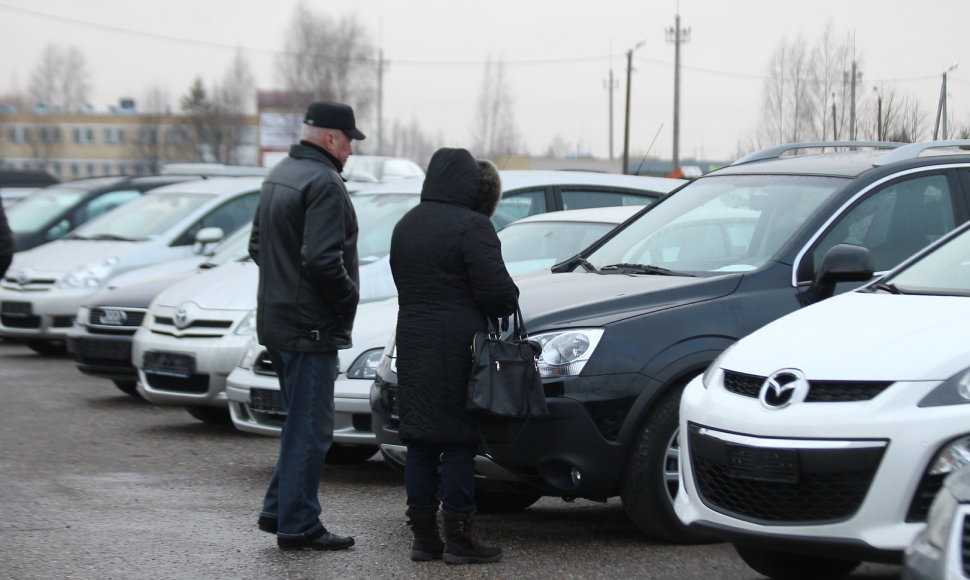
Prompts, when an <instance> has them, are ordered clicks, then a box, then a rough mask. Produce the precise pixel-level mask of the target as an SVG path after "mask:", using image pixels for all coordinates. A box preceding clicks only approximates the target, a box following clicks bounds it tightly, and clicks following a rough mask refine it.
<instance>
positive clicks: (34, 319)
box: [0, 314, 40, 328]
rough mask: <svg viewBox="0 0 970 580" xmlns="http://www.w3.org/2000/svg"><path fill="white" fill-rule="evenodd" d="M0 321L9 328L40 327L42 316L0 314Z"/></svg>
mask: <svg viewBox="0 0 970 580" xmlns="http://www.w3.org/2000/svg"><path fill="white" fill-rule="evenodd" d="M0 321H2V322H3V325H4V326H6V327H7V328H40V316H8V315H6V314H3V315H0Z"/></svg>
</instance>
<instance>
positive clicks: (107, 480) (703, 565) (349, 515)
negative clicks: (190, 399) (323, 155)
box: [0, 342, 900, 580]
mask: <svg viewBox="0 0 970 580" xmlns="http://www.w3.org/2000/svg"><path fill="white" fill-rule="evenodd" d="M0 393H2V406H0V409H2V413H3V418H2V420H0V442H2V445H0V577H2V578H17V579H28V578H29V579H33V578H38V579H40V578H44V579H48V578H71V579H114V578H118V579H156V578H159V579H183V578H184V579H195V578H199V579H203V578H204V579H207V580H209V579H213V580H215V579H263V578H283V579H316V578H392V579H406V578H422V579H426V578H427V579H433V578H517V579H529V578H563V579H579V578H603V579H607V578H608V579H618V578H645V579H675V580H679V579H704V580H714V579H727V580H734V579H738V580H740V579H756V578H760V577H761V576H759V575H758V574H757V573H755V572H754V571H752V570H751V569H750V568H748V567H747V566H746V565H745V564H744V563H743V562H742V561H741V560H740V559H739V558H738V556H737V555H736V554H735V553H734V550H733V549H732V548H731V546H730V545H729V544H710V545H703V546H678V545H669V544H662V543H658V542H656V541H653V540H651V539H649V538H646V537H644V536H642V535H641V534H640V533H638V532H637V530H636V529H635V528H634V526H633V525H632V524H631V523H630V521H629V520H628V519H627V518H626V516H625V514H624V512H623V508H622V506H621V505H620V503H619V501H618V500H612V501H610V502H608V503H605V504H604V503H596V502H590V501H584V500H577V501H575V502H572V503H566V502H563V501H562V500H559V499H554V498H546V499H543V500H542V501H540V502H539V503H537V504H535V505H534V506H532V507H531V508H529V509H528V510H525V511H522V512H519V513H514V514H502V515H481V516H479V518H478V519H477V520H476V523H477V531H478V535H479V536H480V538H481V539H482V540H483V541H485V542H486V543H489V544H494V545H498V546H501V547H502V549H503V550H504V552H505V556H504V558H503V560H502V561H501V562H500V563H498V564H485V565H467V566H450V565H447V564H445V563H443V562H440V561H439V562H429V563H416V562H411V561H410V560H409V559H408V553H409V550H410V531H409V529H408V528H407V526H406V524H405V517H404V509H405V505H404V490H403V480H402V476H401V474H400V473H398V472H395V471H392V470H391V469H389V468H387V467H386V466H385V465H384V464H383V463H382V462H381V461H380V460H379V459H378V458H376V457H375V458H373V459H371V460H370V461H368V462H366V463H362V464H358V465H351V466H328V467H327V469H326V470H325V472H324V474H323V476H322V479H321V502H322V504H323V507H324V523H325V525H326V526H327V527H328V528H329V529H331V530H332V531H334V532H336V533H339V534H342V535H352V536H354V537H355V538H356V541H357V545H356V546H354V547H353V548H351V549H350V550H346V551H341V552H281V551H279V550H278V549H277V548H276V542H275V538H274V537H273V536H271V535H269V534H265V533H262V532H260V531H259V530H258V529H257V528H256V517H257V515H258V512H259V507H260V501H261V499H262V494H263V491H264V489H265V485H266V483H267V482H268V480H269V477H270V473H271V471H272V467H273V463H274V461H275V458H276V449H277V440H276V439H273V438H269V437H262V436H258V435H252V434H247V433H242V432H239V431H236V430H235V429H234V428H233V427H232V426H231V425H207V424H203V423H200V422H199V421H197V420H196V419H194V418H192V417H191V416H190V415H189V414H188V413H187V412H186V411H185V410H183V409H181V408H177V407H158V406H153V405H151V404H149V403H147V402H145V401H143V400H141V399H138V398H134V397H130V396H128V395H125V394H123V393H121V391H119V390H118V389H116V388H115V387H114V385H113V384H112V383H111V382H109V381H107V380H103V379H98V378H93V377H88V376H85V375H82V374H81V373H79V372H78V371H77V370H76V369H75V367H74V363H73V362H72V361H71V359H70V358H68V357H66V356H65V357H42V356H40V355H37V354H35V353H33V352H32V351H30V350H28V349H27V348H26V347H24V346H21V345H17V344H12V343H7V342H0ZM899 572H900V568H899V567H898V566H886V565H872V564H866V565H863V566H862V567H860V568H859V569H858V570H857V571H856V573H855V574H853V575H852V578H853V579H864V578H865V579H873V580H875V579H887V580H888V579H895V578H898V577H899Z"/></svg>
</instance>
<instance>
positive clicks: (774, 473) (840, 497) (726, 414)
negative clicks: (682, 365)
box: [675, 225, 970, 578]
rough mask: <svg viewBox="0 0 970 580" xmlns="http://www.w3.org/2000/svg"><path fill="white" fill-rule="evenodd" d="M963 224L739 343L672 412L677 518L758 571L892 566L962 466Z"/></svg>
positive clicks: (965, 372)
mask: <svg viewBox="0 0 970 580" xmlns="http://www.w3.org/2000/svg"><path fill="white" fill-rule="evenodd" d="M968 327H970V226H967V225H964V226H963V227H961V228H959V229H958V230H956V231H955V232H953V233H951V234H950V235H948V236H947V237H945V238H943V239H942V240H941V241H940V242H938V243H937V244H934V245H933V246H932V247H930V248H929V249H927V250H924V251H922V252H920V253H919V254H917V255H916V256H915V257H913V258H911V259H909V260H907V261H906V262H904V263H903V264H902V265H901V266H899V267H898V268H896V269H895V270H893V271H892V272H890V273H889V274H887V275H886V276H884V277H883V278H880V279H878V280H877V281H875V282H872V283H870V284H867V285H866V286H864V287H862V288H860V289H857V290H855V291H852V292H848V293H845V294H842V295H839V296H836V297H835V298H829V299H827V300H824V301H822V302H820V303H818V304H816V305H812V306H810V307H807V308H804V309H801V310H798V311H795V312H794V313H792V314H789V315H787V316H785V317H783V318H780V319H778V320H776V321H775V322H772V323H770V324H768V325H767V326H764V327H762V328H761V329H759V330H757V331H755V332H754V333H752V334H750V335H748V336H747V337H745V338H743V339H741V340H739V341H738V342H737V343H735V344H734V345H733V346H732V347H730V348H729V349H728V350H726V351H725V352H724V353H723V354H722V355H721V356H720V357H719V358H718V359H717V360H716V361H715V362H714V363H712V364H711V366H710V367H709V368H708V369H707V371H706V372H705V373H704V375H703V376H701V377H697V378H696V379H694V380H693V381H691V382H690V384H688V386H687V388H686V389H685V391H684V394H683V398H682V400H681V406H680V447H679V453H680V457H681V458H682V459H686V461H680V491H679V493H678V495H677V498H676V501H675V509H676V512H677V515H678V517H679V518H680V519H681V520H682V521H683V522H684V523H685V524H688V525H690V526H692V527H696V529H700V530H704V531H708V532H711V533H713V534H715V535H718V536H720V537H723V538H726V539H729V540H731V541H732V542H734V544H735V547H736V549H737V551H738V553H739V554H740V556H741V557H742V559H744V561H745V562H747V563H748V564H749V565H750V566H751V567H752V568H754V569H755V570H757V571H758V572H760V573H761V574H765V575H767V576H770V577H773V578H790V577H794V576H793V574H794V573H795V572H794V571H798V572H799V573H801V574H803V575H802V576H799V577H817V578H838V577H842V576H845V575H847V574H848V573H849V572H850V571H851V570H852V569H854V568H855V567H856V566H857V565H858V564H859V563H860V561H887V562H899V561H900V558H901V556H902V553H903V550H904V549H905V548H906V547H907V546H908V545H909V544H910V543H911V542H912V541H913V539H914V537H915V536H916V535H917V534H918V533H919V532H920V531H921V530H922V529H923V528H924V526H925V522H926V518H927V512H928V510H929V506H930V502H931V500H932V499H933V497H934V495H935V494H936V492H937V490H939V488H940V486H941V484H942V481H943V478H944V477H945V476H946V474H948V473H951V472H953V471H955V470H956V469H958V468H960V467H962V466H963V465H967V464H970V421H968V418H970V342H968V341H967V340H966V329H967V328H968Z"/></svg>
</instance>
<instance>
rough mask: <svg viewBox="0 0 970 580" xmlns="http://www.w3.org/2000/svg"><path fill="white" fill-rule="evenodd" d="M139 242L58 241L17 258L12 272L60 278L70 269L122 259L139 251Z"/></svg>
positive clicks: (23, 253)
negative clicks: (101, 261) (134, 249)
mask: <svg viewBox="0 0 970 580" xmlns="http://www.w3.org/2000/svg"><path fill="white" fill-rule="evenodd" d="M139 244H140V243H139V242H120V241H101V240H97V241H95V240H55V241H53V242H50V243H47V244H44V245H42V246H37V247H36V248H32V249H30V250H27V251H25V252H18V253H16V254H14V259H13V264H11V266H10V268H11V270H14V269H18V270H28V271H30V272H34V273H42V274H44V276H43V277H45V278H46V277H51V278H60V276H61V275H63V274H65V273H67V272H68V271H70V270H71V269H73V268H75V267H77V266H80V265H82V264H89V263H92V262H98V261H100V260H106V259H108V258H112V257H117V258H119V259H120V258H121V256H123V255H125V254H127V253H128V252H130V251H131V250H132V249H133V248H136V247H139Z"/></svg>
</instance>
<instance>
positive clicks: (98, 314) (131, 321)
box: [88, 308, 145, 328]
mask: <svg viewBox="0 0 970 580" xmlns="http://www.w3.org/2000/svg"><path fill="white" fill-rule="evenodd" d="M144 319H145V309H144V308H140V309H132V308H92V309H91V313H90V315H88V323H89V324H91V325H93V326H97V327H99V328H125V327H129V328H137V327H139V326H141V323H142V321H143V320H144ZM108 321H111V322H108Z"/></svg>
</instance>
